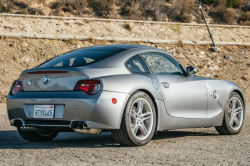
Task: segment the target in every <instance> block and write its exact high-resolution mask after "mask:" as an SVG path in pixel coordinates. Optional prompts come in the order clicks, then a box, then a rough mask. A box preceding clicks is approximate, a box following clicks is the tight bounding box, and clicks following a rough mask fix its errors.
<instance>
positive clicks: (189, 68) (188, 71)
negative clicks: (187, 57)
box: [187, 66, 197, 75]
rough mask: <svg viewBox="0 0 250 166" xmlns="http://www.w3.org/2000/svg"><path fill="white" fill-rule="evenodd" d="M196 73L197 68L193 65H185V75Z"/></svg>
mask: <svg viewBox="0 0 250 166" xmlns="http://www.w3.org/2000/svg"><path fill="white" fill-rule="evenodd" d="M196 73H197V68H196V67H193V66H188V67H187V75H195V74H196Z"/></svg>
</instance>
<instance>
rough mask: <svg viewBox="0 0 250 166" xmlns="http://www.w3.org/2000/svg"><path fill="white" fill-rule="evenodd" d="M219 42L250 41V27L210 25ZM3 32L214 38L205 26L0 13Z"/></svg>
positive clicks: (147, 37)
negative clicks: (69, 18)
mask: <svg viewBox="0 0 250 166" xmlns="http://www.w3.org/2000/svg"><path fill="white" fill-rule="evenodd" d="M210 29H211V31H212V33H213V37H214V40H215V42H217V41H223V42H250V28H249V27H223V26H222V27H215V26H211V27H210ZM0 33H20V34H22V35H26V34H44V35H74V36H87V37H90V38H91V37H110V38H113V37H114V38H136V39H162V40H182V41H211V40H210V38H209V35H208V31H207V28H206V26H205V25H197V26H189V25H183V24H180V25H179V24H164V23H140V22H132V23H126V22H121V21H116V22H114V21H110V20H105V21H94V20H67V19H63V18H61V19H56V18H30V17H15V16H1V15H0Z"/></svg>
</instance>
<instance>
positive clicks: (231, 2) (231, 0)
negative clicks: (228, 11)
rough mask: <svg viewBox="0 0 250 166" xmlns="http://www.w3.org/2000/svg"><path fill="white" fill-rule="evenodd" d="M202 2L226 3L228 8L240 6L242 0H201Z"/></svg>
mask: <svg viewBox="0 0 250 166" xmlns="http://www.w3.org/2000/svg"><path fill="white" fill-rule="evenodd" d="M202 2H203V3H206V4H215V5H227V7H230V8H232V7H233V8H238V7H242V6H243V4H244V2H243V0H203V1H202Z"/></svg>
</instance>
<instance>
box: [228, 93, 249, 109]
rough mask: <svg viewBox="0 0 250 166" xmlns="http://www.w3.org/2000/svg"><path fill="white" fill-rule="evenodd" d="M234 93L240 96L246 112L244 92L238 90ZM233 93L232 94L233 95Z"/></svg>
mask: <svg viewBox="0 0 250 166" xmlns="http://www.w3.org/2000/svg"><path fill="white" fill-rule="evenodd" d="M232 92H236V93H238V94H239V95H240V97H241V99H242V101H243V105H244V111H245V110H246V101H245V97H244V94H243V92H242V91H240V90H238V89H234V90H233V91H232ZM232 92H231V93H232Z"/></svg>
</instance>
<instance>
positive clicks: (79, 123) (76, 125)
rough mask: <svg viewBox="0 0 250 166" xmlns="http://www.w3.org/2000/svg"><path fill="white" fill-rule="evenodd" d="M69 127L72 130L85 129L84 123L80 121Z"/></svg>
mask: <svg viewBox="0 0 250 166" xmlns="http://www.w3.org/2000/svg"><path fill="white" fill-rule="evenodd" d="M71 127H72V129H81V130H82V129H83V128H87V124H86V123H84V122H82V121H80V122H73V123H72V124H71Z"/></svg>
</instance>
